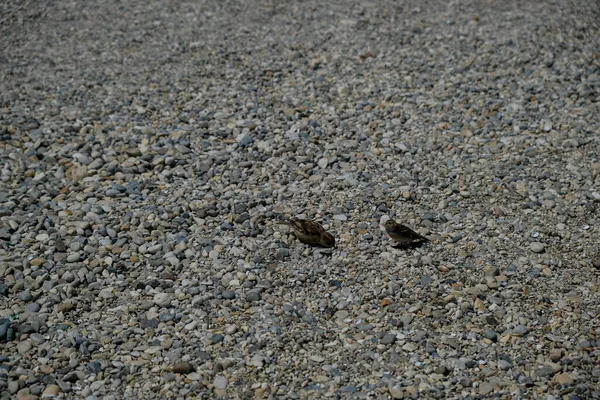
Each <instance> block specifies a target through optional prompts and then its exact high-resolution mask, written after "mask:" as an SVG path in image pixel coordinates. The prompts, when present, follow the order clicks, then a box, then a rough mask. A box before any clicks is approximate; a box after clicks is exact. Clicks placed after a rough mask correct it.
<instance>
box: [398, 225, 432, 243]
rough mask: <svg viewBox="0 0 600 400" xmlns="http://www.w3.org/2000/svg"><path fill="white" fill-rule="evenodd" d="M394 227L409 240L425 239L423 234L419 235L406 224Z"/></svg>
mask: <svg viewBox="0 0 600 400" xmlns="http://www.w3.org/2000/svg"><path fill="white" fill-rule="evenodd" d="M396 229H398V233H399V234H401V235H405V236H406V237H408V238H410V239H411V240H427V238H426V237H425V236H422V235H419V234H418V233H417V232H415V231H413V230H412V229H410V228H409V227H408V226H404V225H402V224H398V225H397V227H396Z"/></svg>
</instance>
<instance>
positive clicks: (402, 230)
mask: <svg viewBox="0 0 600 400" xmlns="http://www.w3.org/2000/svg"><path fill="white" fill-rule="evenodd" d="M385 231H386V232H387V233H388V235H390V237H391V238H392V239H394V240H395V241H396V242H398V243H400V244H402V245H405V246H406V245H414V244H419V243H422V242H424V241H428V240H429V239H427V238H426V237H425V236H421V235H419V234H418V233H417V232H415V231H413V230H412V229H410V228H409V227H407V226H404V225H402V224H399V223H397V222H396V221H394V220H393V219H390V220H388V221H387V222H386V223H385Z"/></svg>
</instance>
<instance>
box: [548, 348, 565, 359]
mask: <svg viewBox="0 0 600 400" xmlns="http://www.w3.org/2000/svg"><path fill="white" fill-rule="evenodd" d="M562 357H563V350H562V349H558V348H554V349H552V351H551V352H550V360H551V361H552V362H555V363H557V362H559V361H560V359H561V358H562Z"/></svg>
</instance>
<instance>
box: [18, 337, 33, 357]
mask: <svg viewBox="0 0 600 400" xmlns="http://www.w3.org/2000/svg"><path fill="white" fill-rule="evenodd" d="M32 347H33V343H31V341H30V340H24V341H22V342H19V344H17V351H18V352H19V354H25V353H27V352H28V351H29V350H31V349H32Z"/></svg>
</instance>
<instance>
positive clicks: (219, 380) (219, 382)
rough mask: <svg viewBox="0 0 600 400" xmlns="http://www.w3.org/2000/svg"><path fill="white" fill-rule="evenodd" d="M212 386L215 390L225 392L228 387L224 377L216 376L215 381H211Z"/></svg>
mask: <svg viewBox="0 0 600 400" xmlns="http://www.w3.org/2000/svg"><path fill="white" fill-rule="evenodd" d="M213 385H214V386H215V388H216V389H221V390H225V389H227V386H228V385H229V381H228V380H227V378H225V377H224V376H222V375H217V376H215V379H214V380H213Z"/></svg>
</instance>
